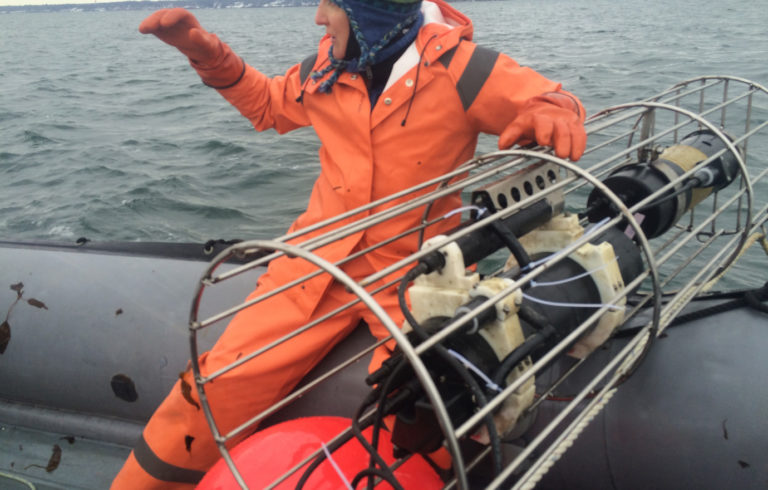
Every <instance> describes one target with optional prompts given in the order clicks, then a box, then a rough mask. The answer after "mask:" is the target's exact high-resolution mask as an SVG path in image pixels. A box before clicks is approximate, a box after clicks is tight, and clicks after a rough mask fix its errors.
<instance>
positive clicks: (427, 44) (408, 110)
mask: <svg viewBox="0 0 768 490" xmlns="http://www.w3.org/2000/svg"><path fill="white" fill-rule="evenodd" d="M436 37H437V34H433V35H432V37H430V38H429V39H427V42H426V43H424V47H423V48H421V54H419V64H418V65H416V80H414V82H413V92H411V98H410V99H409V100H408V108H407V109H406V110H405V116H403V120H402V121H401V122H400V126H405V121H406V120H407V119H408V114H410V113H411V106H412V105H413V99H414V98H416V88H417V87H418V86H419V72H420V71H421V60H422V59H423V58H424V52H425V51H426V50H427V46H429V43H430V42H432V40H433V39H434V38H436Z"/></svg>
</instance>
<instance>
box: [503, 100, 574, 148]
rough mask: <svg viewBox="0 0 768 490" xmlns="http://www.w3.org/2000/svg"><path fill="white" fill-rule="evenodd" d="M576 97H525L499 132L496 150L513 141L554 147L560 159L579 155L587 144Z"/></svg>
mask: <svg viewBox="0 0 768 490" xmlns="http://www.w3.org/2000/svg"><path fill="white" fill-rule="evenodd" d="M581 112H582V111H581V108H580V106H579V104H578V102H576V100H575V99H574V98H572V97H570V96H568V95H566V94H563V93H559V92H551V93H548V94H544V95H539V96H537V97H533V98H531V99H530V100H528V101H527V102H526V103H525V105H524V106H523V108H522V109H521V110H520V113H519V114H518V115H517V117H516V118H515V119H514V120H513V121H512V122H511V123H509V125H508V126H507V127H506V128H505V129H504V131H502V132H501V135H500V136H499V149H501V150H503V149H505V148H509V147H510V146H512V145H513V144H515V143H517V144H518V145H520V146H526V145H529V144H532V143H534V142H535V143H537V144H539V145H541V146H550V147H552V148H554V149H555V155H557V156H558V157H560V158H570V159H571V160H573V161H576V160H578V159H579V158H581V155H582V154H583V153H584V149H585V147H586V146H587V133H586V131H585V130H584V123H583V121H584V117H583V116H582V114H581Z"/></svg>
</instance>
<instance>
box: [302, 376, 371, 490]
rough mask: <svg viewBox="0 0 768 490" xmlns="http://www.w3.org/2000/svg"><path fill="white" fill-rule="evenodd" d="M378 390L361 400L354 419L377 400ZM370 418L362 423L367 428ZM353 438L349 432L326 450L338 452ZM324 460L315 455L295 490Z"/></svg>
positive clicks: (320, 456) (324, 458) (323, 453)
mask: <svg viewBox="0 0 768 490" xmlns="http://www.w3.org/2000/svg"><path fill="white" fill-rule="evenodd" d="M378 396H379V393H378V388H376V389H373V390H371V392H370V393H368V396H366V397H365V399H364V400H363V403H362V404H361V408H359V409H358V412H357V413H356V414H355V416H356V417H358V416H359V415H358V414H359V413H362V412H363V410H365V407H367V406H369V405H371V403H373V402H374V401H375V400H376V398H378ZM370 419H371V417H370V416H369V417H367V418H365V419H364V420H363V421H362V423H363V424H364V425H365V426H366V427H367V426H368V425H370V424H371V420H370ZM353 437H354V434H353V433H352V432H350V433H349V434H347V435H345V436H344V437H342V438H341V439H338V440H336V441H335V442H332V443H329V444H328V445H326V448H327V449H328V452H329V453H332V452H334V451H336V450H338V449H339V448H340V447H341V446H343V445H344V444H346V443H347V442H349V441H350V440H351V439H352V438H353ZM325 460H326V455H325V452H322V453H320V454H318V455H317V457H316V458H315V459H314V460H313V461H312V463H310V465H309V466H307V469H306V470H304V474H303V475H301V478H300V479H299V481H298V483H296V490H301V489H303V488H304V485H305V484H306V483H307V480H309V478H310V476H312V473H313V472H314V471H315V470H316V469H317V467H318V466H320V465H321V464H322V463H323V461H325Z"/></svg>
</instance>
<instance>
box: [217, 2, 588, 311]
mask: <svg viewBox="0 0 768 490" xmlns="http://www.w3.org/2000/svg"><path fill="white" fill-rule="evenodd" d="M423 11H424V13H425V21H424V26H423V27H422V28H421V30H420V31H419V34H418V37H417V39H416V42H415V43H414V44H412V45H411V46H410V47H409V48H408V50H407V51H406V52H405V53H404V54H403V55H402V57H401V58H400V59H399V60H398V61H397V62H396V63H395V65H394V67H393V69H392V73H391V75H390V80H389V82H388V84H387V86H386V87H385V90H384V92H383V93H382V95H381V97H380V98H379V100H378V102H377V103H376V106H375V107H373V109H371V107H370V102H369V98H368V92H367V90H366V87H365V83H364V81H363V79H362V77H361V76H359V75H357V74H354V73H347V72H344V73H342V74H341V76H340V77H339V79H338V81H337V82H336V83H335V84H334V85H333V87H332V92H331V93H330V94H323V93H320V92H319V91H318V88H319V86H320V83H321V81H322V79H321V80H318V81H315V80H312V79H311V78H310V77H309V76H308V75H309V72H310V71H312V70H317V71H319V70H320V69H322V68H323V67H325V66H327V64H328V49H329V47H330V44H331V40H330V38H328V36H326V37H324V38H323V39H322V40H321V42H320V45H319V47H318V51H317V54H316V55H315V56H312V57H310V58H307V59H306V60H305V61H304V62H303V63H301V64H299V65H296V66H294V67H293V68H291V69H290V70H288V72H287V73H286V74H285V76H278V77H274V78H268V77H267V76H265V75H263V74H261V73H259V72H258V71H256V70H255V69H254V68H252V67H250V66H247V67H246V72H245V75H244V77H243V79H242V80H241V81H240V82H239V83H237V84H236V85H235V86H234V87H232V88H229V89H224V90H220V91H219V92H220V93H221V94H222V95H223V96H224V97H225V98H226V99H227V100H228V101H229V102H230V103H232V105H234V106H235V107H236V108H237V109H238V110H239V111H240V112H241V113H242V114H243V116H245V117H246V118H248V119H249V120H250V121H251V122H252V123H253V126H254V127H255V128H256V129H257V130H259V131H262V130H265V129H269V128H274V129H276V130H277V131H278V132H279V133H285V132H287V131H290V130H292V129H296V128H298V127H302V126H308V125H312V127H313V128H314V129H315V131H316V132H317V135H318V137H319V139H320V141H321V142H322V147H321V148H320V152H319V153H320V163H321V169H322V170H321V173H320V176H319V177H318V179H317V181H316V182H315V184H314V188H313V189H312V194H311V196H310V199H309V205H308V207H307V210H306V212H304V213H303V214H302V215H301V216H299V218H298V219H297V220H296V221H295V222H294V223H293V225H292V226H291V231H294V230H297V229H301V228H305V227H307V226H309V225H312V224H315V223H317V222H320V221H322V220H325V219H328V218H331V217H333V216H336V215H338V214H340V213H343V212H345V211H349V210H351V209H354V208H357V207H358V206H362V205H365V204H367V203H370V202H373V201H375V200H378V199H380V198H383V197H385V196H388V195H391V194H394V193H395V192H397V191H400V190H403V189H406V188H409V187H412V186H414V185H417V184H418V183H420V182H423V181H426V180H429V179H432V178H435V177H438V176H440V175H442V174H444V173H446V172H448V171H451V170H453V169H454V168H456V167H457V166H458V165H460V164H461V163H463V162H465V161H467V160H469V159H470V158H472V157H473V156H474V151H475V147H476V145H477V139H478V133H481V132H483V133H489V134H495V135H498V134H500V133H501V132H502V131H503V130H504V128H505V127H506V126H507V124H509V123H510V122H511V121H512V120H513V119H514V118H515V116H516V115H517V114H518V112H519V110H520V108H521V107H522V106H523V105H524V104H525V102H526V101H527V100H528V99H530V98H532V97H535V96H538V95H541V94H545V93H548V92H557V91H560V92H563V91H562V90H561V89H560V84H558V83H555V82H553V81H550V80H548V79H546V78H544V77H543V76H541V75H539V74H538V73H536V72H535V71H533V70H532V69H530V68H524V67H521V66H519V65H518V64H517V63H516V62H515V61H513V60H512V59H511V58H509V57H508V56H505V55H503V54H499V53H496V52H494V51H491V50H489V49H485V48H482V47H478V46H477V45H475V44H474V43H472V42H470V40H471V39H472V31H473V29H472V23H471V21H470V20H469V19H468V18H467V17H466V16H464V14H462V13H461V12H459V11H457V10H455V9H454V8H453V7H451V6H450V5H448V4H446V3H444V2H443V1H442V0H432V1H431V2H428V1H424V2H423ZM419 65H420V66H419ZM328 76H330V74H328V75H326V77H328ZM564 93H567V92H564ZM569 95H570V94H569ZM573 100H574V101H577V99H575V98H573ZM577 104H578V102H577ZM578 109H579V111H580V115H581V117H582V120H583V117H584V110H583V108H582V107H581V105H580V104H579V107H578ZM407 198H413V195H411V196H408V197H407ZM458 206H460V201H459V197H458V196H454V197H453V198H449V199H444V200H443V201H442V202H441V203H439V204H438V205H437V206H435V207H434V208H433V209H432V211H431V215H430V217H438V216H442V215H444V214H445V213H447V212H448V211H450V210H451V209H454V208H456V207H458ZM422 213H423V209H417V210H414V211H412V212H410V213H408V214H406V215H403V216H400V217H399V218H397V219H396V220H390V221H388V222H386V223H383V224H382V225H379V226H377V227H375V228H373V229H370V230H367V231H365V232H360V233H357V234H355V235H353V236H350V237H347V238H346V239H344V240H342V241H340V242H337V243H334V244H333V246H332V247H325V249H323V252H322V253H321V255H323V256H324V257H325V258H326V259H329V260H331V261H332V262H335V261H337V260H339V259H341V258H343V257H346V256H347V255H348V254H349V253H350V252H351V251H352V250H353V249H354V248H355V247H356V246H358V245H360V246H361V247H365V246H367V245H369V244H374V243H379V242H381V241H383V240H385V239H387V238H389V237H391V236H393V235H395V234H397V233H399V232H401V231H403V230H406V229H409V228H411V227H414V226H417V225H418V224H419V222H420V220H421V218H422ZM361 216H363V215H358V217H361ZM416 248H417V237H416V236H415V235H413V234H412V235H410V236H409V237H408V238H406V239H402V240H399V241H397V242H394V243H393V244H390V245H388V246H387V247H386V248H385V249H384V250H381V249H380V250H379V252H378V253H377V254H376V256H374V258H373V259H372V260H374V262H378V263H373V264H372V265H373V266H374V268H381V267H383V266H386V265H389V264H391V263H392V262H394V261H395V260H399V259H401V258H403V257H404V256H407V255H408V254H410V253H413V252H414V251H415V250H416ZM377 259H380V261H379V260H377ZM369 260H370V259H369ZM270 272H272V273H276V274H278V275H279V276H280V277H279V280H278V281H276V282H279V283H285V281H286V280H287V279H289V277H287V276H285V275H284V274H285V273H288V274H291V277H290V278H294V277H295V276H297V275H298V274H299V273H303V272H306V271H298V270H296V269H295V267H291V268H285V270H284V272H280V271H278V270H277V267H274V268H271V271H270ZM276 279H277V278H276ZM265 280H266V279H265ZM328 282H329V279H327V280H325V281H322V280H320V281H314V282H313V285H312V286H308V287H309V288H310V290H308V291H304V292H303V294H302V295H301V296H300V297H298V298H296V300H297V301H299V302H300V303H303V304H302V306H304V307H308V308H312V307H313V306H312V305H311V304H309V303H308V302H315V301H317V298H319V297H320V295H321V293H322V290H323V289H324V288H325V287H327V284H328ZM309 293H314V294H309Z"/></svg>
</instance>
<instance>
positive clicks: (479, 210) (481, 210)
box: [443, 205, 488, 219]
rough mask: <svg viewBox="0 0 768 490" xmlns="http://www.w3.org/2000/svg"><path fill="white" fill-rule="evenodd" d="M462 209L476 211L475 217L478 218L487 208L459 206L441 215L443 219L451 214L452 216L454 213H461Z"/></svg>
mask: <svg viewBox="0 0 768 490" xmlns="http://www.w3.org/2000/svg"><path fill="white" fill-rule="evenodd" d="M464 211H477V217H478V218H479V217H480V216H482V215H484V214H485V213H487V212H488V209H487V208H482V207H480V206H474V205H469V206H461V207H459V208H456V209H454V210H452V211H448V212H447V213H445V214H444V215H443V219H448V218H450V217H451V216H453V215H454V214H459V213H463V212H464Z"/></svg>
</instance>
